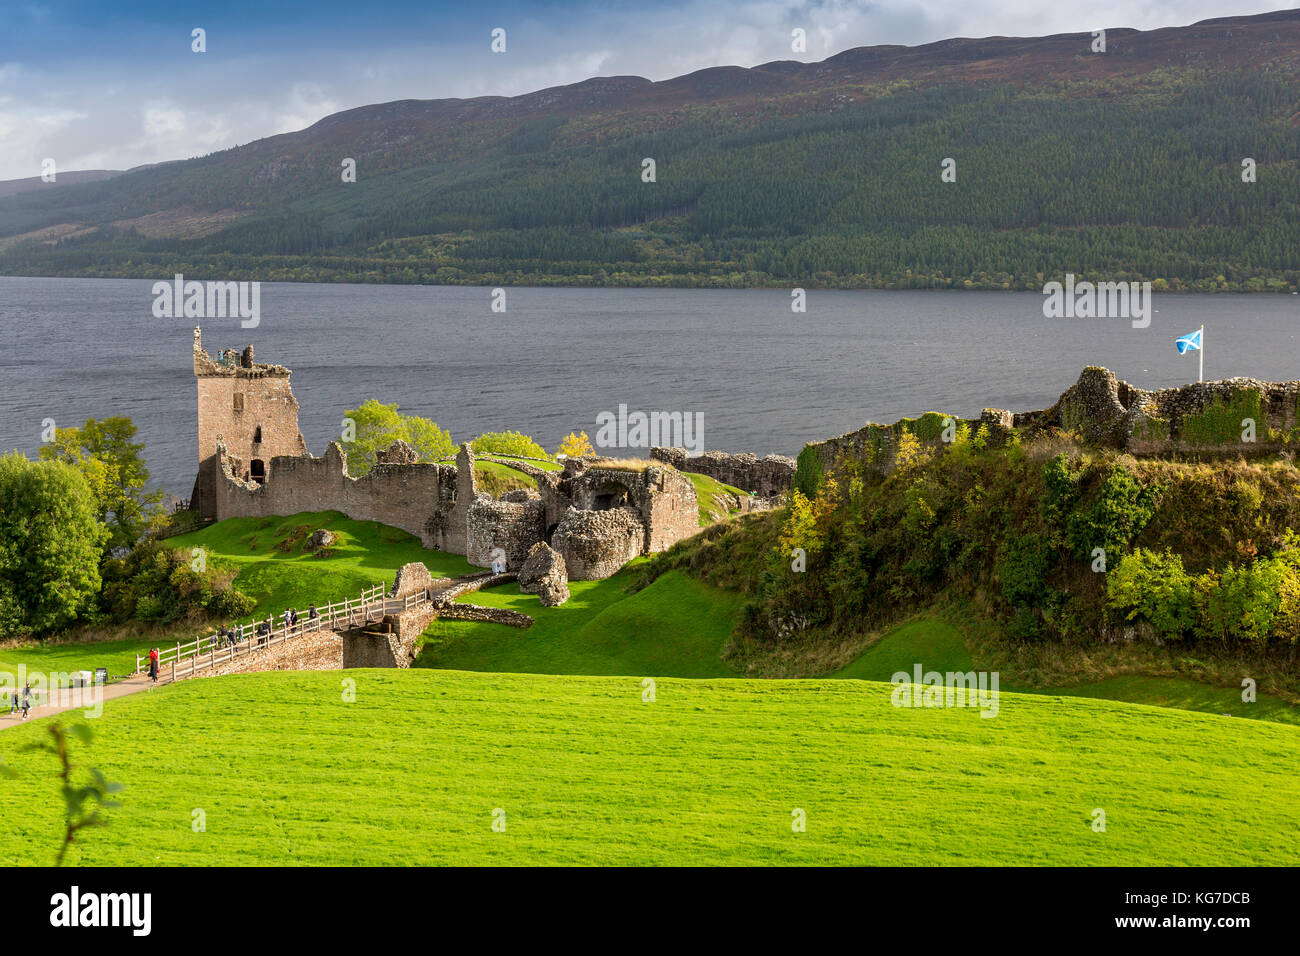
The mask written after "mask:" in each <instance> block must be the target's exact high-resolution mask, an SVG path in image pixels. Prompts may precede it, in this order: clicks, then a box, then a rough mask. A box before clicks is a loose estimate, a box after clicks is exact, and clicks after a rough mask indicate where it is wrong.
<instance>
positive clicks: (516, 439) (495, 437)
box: [474, 432, 551, 458]
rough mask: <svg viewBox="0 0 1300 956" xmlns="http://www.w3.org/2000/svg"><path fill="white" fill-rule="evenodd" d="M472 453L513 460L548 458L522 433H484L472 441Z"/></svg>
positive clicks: (544, 450) (544, 452) (538, 446)
mask: <svg viewBox="0 0 1300 956" xmlns="http://www.w3.org/2000/svg"><path fill="white" fill-rule="evenodd" d="M474 451H475V452H476V453H478V454H482V455H508V456H513V457H515V458H550V457H551V456H550V455H548V454H546V449H545V448H543V447H542V446H541V445H539V444H537V442H535V441H534V440H533V439H532V438H530V437H529V436H528V435H525V434H523V433H522V432H484V433H483V434H482V435H479V436H478V438H475V439H474Z"/></svg>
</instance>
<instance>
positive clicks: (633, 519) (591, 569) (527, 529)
mask: <svg viewBox="0 0 1300 956" xmlns="http://www.w3.org/2000/svg"><path fill="white" fill-rule="evenodd" d="M194 375H195V377H196V379H197V380H198V398H199V429H198V431H199V435H198V437H199V470H198V475H197V477H196V478H195V482H194V492H193V496H192V502H191V506H192V507H194V508H196V509H197V510H198V512H199V514H200V516H201V517H203V518H205V519H215V520H218V521H219V520H223V519H225V518H235V517H262V516H268V515H291V514H297V513H298V512H302V511H330V510H332V511H340V512H342V513H343V514H345V515H347V516H348V517H349V518H353V519H355V520H359V521H378V522H380V523H382V524H388V525H392V526H394V527H397V528H401V529H403V530H405V531H409V532H410V533H412V534H415V535H418V536H419V537H420V540H421V542H422V543H423V544H424V546H425V547H428V548H437V549H440V550H443V551H449V552H452V553H454V554H463V555H465V557H466V558H467V560H468V561H469V562H470V563H471V564H474V565H478V566H479V567H490V566H491V565H492V560H493V555H494V554H496V553H497V552H498V550H499V551H500V552H501V553H504V555H505V559H506V562H507V567H510V568H516V567H519V566H522V565H523V564H524V563H525V561H526V560H527V558H528V556H529V554H530V552H533V551H534V548H535V546H536V545H538V544H539V543H544V544H546V545H548V546H549V547H551V548H552V549H554V551H555V552H556V554H557V555H558V556H559V557H560V558H562V559H563V564H562V566H563V567H564V568H565V569H566V570H567V577H568V578H569V579H572V580H594V579H598V578H605V577H609V576H610V575H611V574H613V573H614V572H616V571H617V570H618V569H619V568H621V567H622V566H623V565H624V564H626V563H627V562H628V561H630V560H631V559H633V558H635V557H638V556H640V555H646V554H652V553H655V552H657V551H663V550H665V549H667V548H669V547H671V546H672V545H673V544H675V543H677V542H678V541H680V540H682V539H683V538H687V537H689V536H691V535H693V534H695V533H697V532H698V531H699V530H700V525H699V506H698V502H697V500H696V495H695V487H694V485H693V484H692V482H691V480H690V478H688V477H687V476H686V475H683V474H682V473H681V472H680V471H679V470H678V469H677V468H675V467H674V466H673V464H670V463H668V462H661V461H657V460H656V461H651V462H649V463H641V464H637V465H632V464H628V463H620V462H616V461H610V460H607V459H600V458H584V459H569V460H567V461H565V462H564V467H563V470H561V471H548V470H544V469H542V468H539V467H537V466H535V465H529V464H527V463H526V462H520V461H515V460H505V459H493V458H490V457H486V456H485V458H484V460H489V461H496V462H498V463H499V464H502V465H506V466H508V467H510V468H513V469H515V470H517V471H519V472H520V473H522V474H524V475H527V476H528V477H530V478H532V479H533V481H534V482H535V484H536V489H535V490H534V489H533V488H525V489H517V490H514V491H510V492H507V493H506V494H504V495H502V496H501V497H500V498H495V499H494V498H493V497H491V496H490V495H488V494H486V493H484V492H481V491H479V490H478V485H477V481H476V479H475V474H474V464H475V460H476V456H475V453H474V448H473V446H472V445H471V444H468V443H466V444H463V445H461V446H460V450H459V453H458V454H457V455H456V462H455V464H454V465H452V464H439V463H421V462H417V461H415V457H416V456H415V454H414V452H413V451H412V450H411V449H410V448H409V446H407V445H406V444H405V443H404V442H394V443H393V445H392V446H390V447H389V448H388V449H387V450H386V451H384V452H381V453H380V454H379V455H377V456H376V462H375V465H374V467H373V468H372V469H371V470H370V471H369V472H368V473H367V474H365V475H363V476H361V477H360V478H353V477H352V476H350V475H349V474H348V469H347V456H346V454H345V453H344V451H343V449H342V447H341V446H340V445H339V443H337V442H331V443H330V445H329V447H328V448H327V449H326V451H325V454H324V456H322V457H320V458H317V457H315V456H313V455H311V454H310V453H309V452H308V450H307V446H306V442H305V441H304V440H303V437H302V433H301V432H300V431H299V427H298V403H297V401H296V400H295V399H294V397H293V392H292V391H291V389H290V386H289V376H290V371H289V369H287V368H284V367H283V366H280V365H259V364H257V363H255V362H254V361H253V351H252V347H251V346H250V347H249V348H246V349H244V350H243V352H240V353H235V352H227V353H220V354H219V355H218V356H216V357H214V356H212V355H209V354H208V353H207V352H206V351H204V349H203V340H202V336H201V333H200V331H199V329H195V330H194ZM748 457H751V458H752V456H748ZM791 471H793V463H791ZM787 486H788V481H787ZM557 563H558V562H557Z"/></svg>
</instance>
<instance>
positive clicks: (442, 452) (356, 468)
mask: <svg viewBox="0 0 1300 956" xmlns="http://www.w3.org/2000/svg"><path fill="white" fill-rule="evenodd" d="M344 414H345V416H346V417H347V418H350V419H351V420H352V422H353V424H354V426H355V433H354V434H353V435H352V440H351V441H344V442H342V445H343V451H344V452H346V453H347V456H348V474H350V475H352V476H353V477H360V476H361V475H364V474H366V473H367V472H369V471H370V469H371V468H373V467H374V465H375V453H376V452H379V451H383V450H384V449H385V448H387V447H388V446H389V445H391V444H392V443H393V442H395V441H397V440H399V439H400V440H402V441H404V442H406V443H407V444H408V445H410V446H411V447H412V448H413V449H415V453H416V455H418V456H419V460H420V461H439V460H441V459H443V458H447V457H449V456H450V455H453V454H455V452H456V446H455V444H453V442H452V440H451V435H449V434H448V433H447V432H445V431H443V429H441V428H439V427H438V425H437V423H436V422H433V421H430V420H429V419H427V418H421V417H420V416H419V415H403V414H402V413H401V411H400V406H398V405H397V404H396V403H394V404H392V405H385V404H384V403H382V402H380V401H378V400H376V399H373V398H368V399H366V400H365V401H364V402H362V403H361V405H360V406H359V407H357V408H354V409H352V410H350V411H348V412H345V413H344Z"/></svg>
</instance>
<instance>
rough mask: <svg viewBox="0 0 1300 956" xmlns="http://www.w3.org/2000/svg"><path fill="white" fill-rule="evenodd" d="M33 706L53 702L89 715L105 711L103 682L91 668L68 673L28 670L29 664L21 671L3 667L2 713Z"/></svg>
mask: <svg viewBox="0 0 1300 956" xmlns="http://www.w3.org/2000/svg"><path fill="white" fill-rule="evenodd" d="M24 703H27V704H28V705H29V706H30V707H46V706H53V707H58V708H60V709H63V710H74V709H76V708H81V709H82V710H83V713H84V715H85V716H86V717H88V718H90V717H99V716H101V715H102V714H103V713H104V685H103V683H101V682H100V681H98V680H96V679H95V675H94V674H92V673H91V672H90V671H82V672H79V673H75V674H74V673H67V672H63V671H54V672H51V673H49V674H46V673H43V672H41V671H28V670H27V665H26V664H19V665H18V672H17V673H16V674H15V673H10V672H8V671H0V714H12V713H15V712H18V711H21V710H23V709H24V708H23V705H24Z"/></svg>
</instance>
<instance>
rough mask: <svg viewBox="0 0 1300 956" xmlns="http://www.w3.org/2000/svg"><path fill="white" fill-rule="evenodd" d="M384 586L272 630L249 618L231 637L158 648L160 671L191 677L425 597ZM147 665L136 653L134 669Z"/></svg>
mask: <svg viewBox="0 0 1300 956" xmlns="http://www.w3.org/2000/svg"><path fill="white" fill-rule="evenodd" d="M385 590H386V586H385V585H384V583H383V582H382V581H381V582H380V583H379V584H376V585H374V586H373V587H369V588H366V589H365V590H364V591H362V592H361V594H360V596H359V597H355V598H350V599H348V600H346V601H331V602H329V603H327V604H326V605H325V606H324V607H318V608H317V609H316V610H317V614H318V616H317V617H314V618H307V617H301V618H299V619H298V622H297V623H296V624H292V625H284V624H283V623H282V624H281V625H280V627H278V628H277V627H275V626H274V621H272V626H271V628H270V629H269V630H265V629H264V630H261V631H260V632H259V629H260V628H264V626H265V624H266V621H250V622H249V623H247V624H243V625H241V626H239V627H235V628H227V632H228V633H230V637H222V636H221V635H220V634H203V635H200V636H198V637H196V638H195V639H194V640H192V641H189V642H187V643H184V644H182V643H181V642H180V641H177V642H176V644H175V646H171V647H167V648H165V649H163V650H162V651H160V652H159V654H158V670H159V673H160V674H161V673H163V671H164V669H165V668H170V670H171V677H172V679H173V680H175V679H177V678H178V677H189V676H190V675H192V674H193V673H195V671H198V670H203V669H206V668H209V667H214V666H216V665H217V664H222V663H225V662H226V661H229V660H233V659H234V658H236V657H240V656H243V655H245V654H249V653H252V652H254V651H257V650H260V649H262V648H266V647H271V646H273V645H276V644H279V643H282V642H283V641H285V640H287V639H289V638H291V637H298V636H299V635H301V634H306V633H310V632H312V631H318V630H320V629H321V628H326V629H328V630H336V629H338V628H340V627H349V626H354V625H357V624H364V623H366V622H367V621H368V620H369V619H370V616H371V615H372V614H375V613H378V615H379V617H381V618H382V617H383V615H384V614H387V613H391V612H392V610H393V609H394V608H395V607H397V606H399V605H400V607H401V608H402V609H403V610H406V609H409V608H410V607H411V606H412V605H414V604H418V603H420V602H421V601H423V600H425V594H424V593H423V592H421V593H418V594H412V595H408V596H407V597H406V598H405V599H402V600H398V599H391V600H390V599H388V598H386V597H385ZM148 666H149V659H148V656H147V655H146V656H144V657H142V656H141V655H139V654H136V656H135V672H136V673H137V674H138V673H140V672H142V671H144V670H147V669H148Z"/></svg>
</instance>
